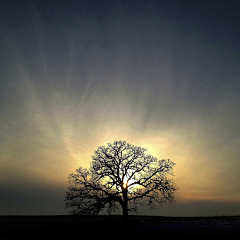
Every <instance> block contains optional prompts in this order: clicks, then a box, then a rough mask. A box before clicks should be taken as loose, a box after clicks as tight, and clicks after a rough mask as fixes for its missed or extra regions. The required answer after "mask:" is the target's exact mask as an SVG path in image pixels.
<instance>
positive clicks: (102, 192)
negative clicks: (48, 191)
mask: <svg viewBox="0 0 240 240" xmlns="http://www.w3.org/2000/svg"><path fill="white" fill-rule="evenodd" d="M146 151H147V149H146V148H142V147H137V146H134V145H131V144H128V143H126V142H125V141H115V142H114V143H113V144H110V143H108V144H107V147H105V146H100V147H98V149H97V150H96V151H95V152H94V155H93V156H92V159H93V161H92V163H91V166H90V170H89V171H88V170H87V169H83V168H79V169H77V170H76V173H75V174H73V173H72V174H70V175H69V184H70V186H69V188H68V192H66V199H65V201H66V207H67V208H70V209H71V210H70V213H71V214H83V215H96V214H98V213H99V212H100V211H101V210H103V209H104V208H107V211H108V213H109V214H110V213H111V212H113V211H115V210H117V209H118V207H120V206H121V207H122V209H123V218H124V220H127V219H128V212H129V211H133V212H137V210H138V205H139V204H140V205H148V206H149V207H150V209H154V208H156V203H157V204H160V205H162V204H163V203H171V204H173V203H174V202H175V197H174V193H175V191H176V190H177V187H176V185H175V183H174V181H173V180H172V179H169V178H167V177H166V175H167V174H170V175H173V166H174V165H175V163H173V162H172V161H171V160H170V159H167V160H166V159H162V160H158V159H157V158H156V157H153V156H152V155H149V154H147V153H146Z"/></svg>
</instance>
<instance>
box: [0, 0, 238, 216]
mask: <svg viewBox="0 0 240 240" xmlns="http://www.w3.org/2000/svg"><path fill="white" fill-rule="evenodd" d="M236 2H237V1H221V2H220V1H210V2H209V1H161V0H160V1H52V0H50V1H11V0H10V1H1V4H0V11H1V13H0V18H1V21H0V22H1V23H0V28H1V31H0V32H1V33H0V36H1V37H0V51H1V57H0V112H1V115H0V166H1V167H0V191H1V196H0V214H65V213H66V211H65V209H64V196H65V191H66V190H67V186H68V185H67V177H68V175H69V174H70V173H71V172H73V171H75V169H76V168H78V167H80V166H83V167H89V164H90V162H91V156H92V155H93V152H94V150H95V149H97V147H98V146H100V145H105V144H106V143H108V142H113V141H115V140H125V141H127V142H129V143H131V144H134V145H139V146H142V147H146V148H148V152H149V154H152V155H154V156H156V157H158V158H159V159H162V158H170V159H171V160H172V161H173V162H175V163H176V166H175V177H174V179H175V182H176V183H177V184H178V186H179V190H178V193H177V195H176V200H177V202H176V205H175V207H168V206H167V207H163V208H160V209H159V210H157V211H155V212H151V211H147V210H146V209H144V210H142V213H144V214H155V215H171V216H175V215H178V216H185V215H188V216H195V215H198V216H199V215H215V214H218V215H221V214H239V209H240V205H239V202H240V184H239V183H240V179H239V171H238V170H239V167H240V161H239V157H240V150H239V143H240V137H239V136H240V128H239V120H240V111H239V104H240V94H239V92H240V80H239V76H240V70H239V65H240V48H239V37H240V34H239V33H240V29H239V28H240V24H239V23H240V18H239V14H238V13H239V10H240V9H239V8H240V7H239V5H238V4H237V3H236Z"/></svg>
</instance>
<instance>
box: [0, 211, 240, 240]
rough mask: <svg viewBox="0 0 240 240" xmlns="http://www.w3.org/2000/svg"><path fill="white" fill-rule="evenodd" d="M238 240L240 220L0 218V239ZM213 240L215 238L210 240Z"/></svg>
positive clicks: (117, 217) (70, 217)
mask: <svg viewBox="0 0 240 240" xmlns="http://www.w3.org/2000/svg"><path fill="white" fill-rule="evenodd" d="M169 237H178V238H179V237H185V239H186V237H187V239H203V238H204V237H221V238H224V237H228V238H229V239H239V237H240V216H231V217H153V216H149V217H148V216H130V219H129V222H128V223H124V222H123V221H122V216H96V217H88V216H81V217H74V216H0V239H58V238H60V239H96V238H98V239H163V238H169ZM214 239H215V238H214Z"/></svg>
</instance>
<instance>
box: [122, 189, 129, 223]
mask: <svg viewBox="0 0 240 240" xmlns="http://www.w3.org/2000/svg"><path fill="white" fill-rule="evenodd" d="M122 208H123V221H124V222H127V221H128V198H127V189H124V190H123V204H122Z"/></svg>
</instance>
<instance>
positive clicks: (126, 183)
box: [123, 178, 134, 188]
mask: <svg viewBox="0 0 240 240" xmlns="http://www.w3.org/2000/svg"><path fill="white" fill-rule="evenodd" d="M132 183H134V180H133V179H130V180H128V181H127V179H126V178H125V179H123V188H128V187H129V185H130V184H132Z"/></svg>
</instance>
